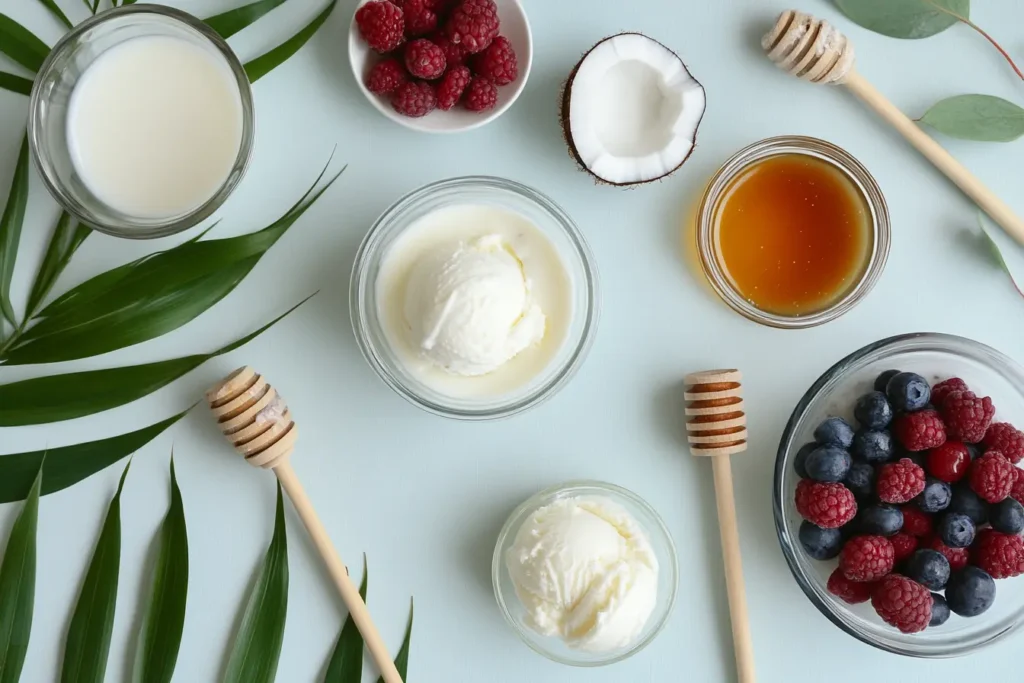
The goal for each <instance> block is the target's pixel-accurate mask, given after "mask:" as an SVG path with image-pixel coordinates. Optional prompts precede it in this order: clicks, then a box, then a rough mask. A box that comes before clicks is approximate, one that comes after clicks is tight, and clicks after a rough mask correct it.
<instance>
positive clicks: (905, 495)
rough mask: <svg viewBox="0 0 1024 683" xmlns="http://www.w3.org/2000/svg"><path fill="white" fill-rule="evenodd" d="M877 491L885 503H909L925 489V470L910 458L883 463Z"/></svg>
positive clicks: (879, 497)
mask: <svg viewBox="0 0 1024 683" xmlns="http://www.w3.org/2000/svg"><path fill="white" fill-rule="evenodd" d="M875 487H876V489H875V490H876V493H877V494H878V499H879V500H880V501H882V502H883V503H908V502H910V501H911V500H913V499H914V498H915V497H916V496H917V495H918V494H919V493H921V491H924V470H923V469H921V467H920V466H919V465H916V464H915V463H914V461H913V460H911V459H910V458H902V459H900V461H899V462H895V463H890V464H888V465H883V466H882V469H881V470H879V472H878V480H877V484H876V485H875Z"/></svg>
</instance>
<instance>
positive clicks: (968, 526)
mask: <svg viewBox="0 0 1024 683" xmlns="http://www.w3.org/2000/svg"><path fill="white" fill-rule="evenodd" d="M975 528H976V527H975V526H974V522H972V521H971V518H970V517H968V516H967V515H961V514H959V513H957V512H950V513H948V514H945V515H943V516H942V517H940V518H939V522H938V524H936V525H935V530H936V531H937V532H938V534H939V538H941V539H942V542H943V543H945V544H946V545H948V546H949V547H950V548H966V547H968V546H969V545H971V543H973V542H974V532H975Z"/></svg>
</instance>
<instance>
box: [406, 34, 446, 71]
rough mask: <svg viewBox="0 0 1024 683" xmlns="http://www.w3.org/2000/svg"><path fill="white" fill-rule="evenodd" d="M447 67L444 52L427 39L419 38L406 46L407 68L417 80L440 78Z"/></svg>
mask: <svg viewBox="0 0 1024 683" xmlns="http://www.w3.org/2000/svg"><path fill="white" fill-rule="evenodd" d="M447 66H448V64H447V63H446V62H445V60H444V52H442V51H441V48H439V47H438V46H437V45H434V44H433V43H432V42H430V41H429V40H427V39H426V38H417V39H416V40H414V41H412V42H411V43H409V44H408V45H406V46H405V67H406V68H407V69H409V73H411V74H412V75H413V76H415V77H416V78H424V79H426V80H428V81H431V80H433V79H435V78H440V77H441V75H442V74H444V70H445V68H446V67H447Z"/></svg>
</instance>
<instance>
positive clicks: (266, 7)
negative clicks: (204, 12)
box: [203, 0, 285, 40]
mask: <svg viewBox="0 0 1024 683" xmlns="http://www.w3.org/2000/svg"><path fill="white" fill-rule="evenodd" d="M284 2H285V0H257V1H256V2H252V3H249V4H248V5H243V6H241V7H238V8H236V9H232V10H228V11H227V12H221V13H220V14H215V15H214V16H212V17H210V18H208V19H203V21H204V22H205V23H206V25H207V26H209V27H210V28H212V29H213V30H214V31H216V32H217V33H219V34H220V36H221V38H224V39H225V40H226V39H228V38H230V37H231V36H233V35H235V34H236V33H238V32H239V31H241V30H242V29H244V28H246V27H248V26H249V25H250V24H252V23H253V22H255V21H256V20H257V19H259V18H260V17H262V16H263V15H264V14H266V13H267V12H269V11H270V10H272V9H274V8H275V7H278V6H280V5H281V4H282V3H284Z"/></svg>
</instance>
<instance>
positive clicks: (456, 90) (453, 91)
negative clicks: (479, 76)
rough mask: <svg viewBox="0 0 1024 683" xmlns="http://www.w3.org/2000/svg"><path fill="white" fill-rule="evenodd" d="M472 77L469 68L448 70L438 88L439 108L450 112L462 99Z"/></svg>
mask: <svg viewBox="0 0 1024 683" xmlns="http://www.w3.org/2000/svg"><path fill="white" fill-rule="evenodd" d="M470 78H472V76H471V75H470V73H469V67H465V66H456V67H454V68H451V69H448V71H447V72H445V75H444V76H442V77H441V82H440V83H439V84H438V86H437V108H438V109H443V110H445V111H448V110H449V109H451V108H452V107H454V106H455V103H456V102H458V101H459V98H460V97H462V93H463V92H464V91H465V90H466V86H467V85H469V80H470Z"/></svg>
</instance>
